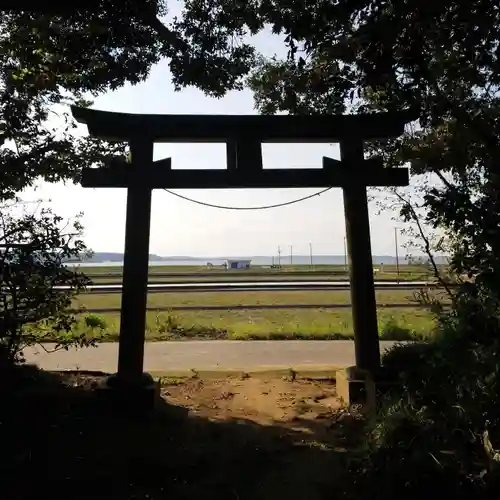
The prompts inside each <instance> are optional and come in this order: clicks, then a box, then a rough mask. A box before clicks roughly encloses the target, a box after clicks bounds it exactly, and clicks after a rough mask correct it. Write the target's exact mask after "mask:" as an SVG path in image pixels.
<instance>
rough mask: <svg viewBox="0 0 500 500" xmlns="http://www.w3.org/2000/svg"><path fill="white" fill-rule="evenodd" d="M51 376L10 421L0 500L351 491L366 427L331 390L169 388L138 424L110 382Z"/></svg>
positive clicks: (316, 386) (227, 385)
mask: <svg viewBox="0 0 500 500" xmlns="http://www.w3.org/2000/svg"><path fill="white" fill-rule="evenodd" d="M41 373H42V374H43V377H42V379H43V380H42V382H40V386H39V387H38V388H37V389H36V391H35V392H33V389H32V388H31V389H30V390H29V392H28V393H25V395H23V396H16V397H15V398H12V397H11V399H10V402H9V404H8V405H5V406H3V407H2V412H3V413H2V412H0V413H2V414H1V415H0V417H1V420H2V422H1V423H2V425H0V434H1V433H2V432H4V433H5V434H4V435H3V441H2V442H3V444H4V446H3V448H2V449H1V450H0V455H5V456H3V458H2V457H0V458H1V459H2V460H5V461H3V463H6V464H7V463H8V464H9V465H8V467H6V468H5V470H4V471H3V472H4V475H3V477H4V479H7V478H8V480H2V481H0V498H16V499H17V500H27V499H32V498H40V497H44V496H46V497H47V498H51V499H52V500H59V499H61V500H63V499H64V500H67V499H78V500H90V499H92V500H95V499H98V500H100V499H103V500H104V499H106V500H122V499H129V498H130V499H132V498H134V499H144V500H145V499H148V500H164V499H165V500H166V499H171V498H175V499H179V500H194V499H196V500H212V499H214V500H215V499H217V500H225V499H230V500H244V499H249V500H250V499H252V500H253V499H255V498H259V499H262V500H266V499H269V500H271V499H272V500H276V499H277V498H286V499H287V500H302V499H304V500H322V499H328V500H334V499H336V498H340V496H339V493H340V491H343V490H344V489H345V488H346V487H347V486H348V482H349V481H351V479H352V478H351V475H349V474H348V463H349V450H350V449H352V448H353V446H355V445H356V444H357V443H358V442H359V440H360V439H362V436H363V432H362V431H361V429H362V423H361V422H358V419H356V418H355V417H353V416H352V415H350V414H349V413H348V412H346V411H345V410H343V409H342V408H341V404H340V402H339V400H338V398H337V397H336V394H335V384H334V383H333V382H332V381H329V380H311V379H295V380H294V378H293V376H284V377H281V376H280V377H270V376H254V375H252V376H245V375H241V376H228V377H223V378H214V377H208V378H196V377H194V378H183V379H180V378H179V379H177V378H165V379H163V380H162V387H161V395H162V401H161V404H160V405H159V408H158V410H157V411H156V412H154V414H152V415H149V416H147V417H146V416H145V417H141V418H135V417H134V418H129V417H125V416H124V415H123V414H122V413H119V412H118V413H117V411H116V410H113V408H112V407H111V408H110V407H109V406H107V407H106V405H105V404H104V405H103V400H102V395H101V396H100V395H99V391H96V390H95V389H96V387H97V386H98V384H99V382H100V379H102V377H101V376H99V375H90V374H81V373H80V374H64V375H61V374H55V373H49V372H41ZM28 477H29V478H30V480H29V481H26V480H25V479H26V478H28ZM13 492H15V494H13Z"/></svg>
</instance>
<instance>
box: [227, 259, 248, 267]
mask: <svg viewBox="0 0 500 500" xmlns="http://www.w3.org/2000/svg"><path fill="white" fill-rule="evenodd" d="M251 262H252V261H251V260H247V259H227V260H226V269H250V263H251Z"/></svg>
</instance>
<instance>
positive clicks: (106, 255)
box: [73, 252, 165, 262]
mask: <svg viewBox="0 0 500 500" xmlns="http://www.w3.org/2000/svg"><path fill="white" fill-rule="evenodd" d="M149 260H165V258H164V257H160V256H159V255H155V254H149ZM122 261H123V254H122V253H115V252H95V253H94V255H92V257H90V258H89V259H84V262H122ZM73 262H80V261H77V260H74V261H73Z"/></svg>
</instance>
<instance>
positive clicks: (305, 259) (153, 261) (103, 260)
mask: <svg viewBox="0 0 500 500" xmlns="http://www.w3.org/2000/svg"><path fill="white" fill-rule="evenodd" d="M240 258H241V259H250V260H251V261H252V265H255V266H266V265H270V264H272V263H273V262H276V261H277V258H276V256H271V255H255V256H224V257H192V256H184V255H182V256H180V255H179V256H177V255H175V256H168V257H166V256H160V255H155V254H150V255H149V264H150V265H151V266H189V265H192V266H196V265H206V264H207V263H208V262H210V263H212V264H213V265H221V264H223V263H224V262H225V260H226V259H240ZM312 258H313V264H315V265H344V264H345V256H344V255H313V257H312ZM424 259H425V258H424ZM423 262H425V260H424V261H423ZM446 262H447V258H446V257H445V256H437V257H436V263H438V264H445V263H446ZM280 263H281V264H282V265H290V264H291V263H292V264H295V265H309V264H310V263H311V256H310V255H293V256H292V262H290V256H289V255H282V256H281V259H280ZM373 263H374V264H375V265H377V264H378V265H391V264H396V257H395V256H392V255H374V256H373ZM68 264H73V265H83V266H92V265H96V266H104V265H109V266H120V265H123V253H115V252H95V253H94V254H93V256H92V257H90V258H88V259H83V260H79V261H77V260H72V261H71V262H68ZM399 264H402V265H405V264H408V261H407V259H406V258H405V257H399Z"/></svg>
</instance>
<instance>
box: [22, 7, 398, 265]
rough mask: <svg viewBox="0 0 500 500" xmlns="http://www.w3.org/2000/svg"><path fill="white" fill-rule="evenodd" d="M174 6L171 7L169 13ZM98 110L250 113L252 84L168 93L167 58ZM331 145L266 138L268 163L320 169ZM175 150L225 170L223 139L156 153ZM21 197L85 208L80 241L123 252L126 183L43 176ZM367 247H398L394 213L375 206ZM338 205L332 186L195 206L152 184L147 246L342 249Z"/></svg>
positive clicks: (191, 163) (386, 250)
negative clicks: (217, 91) (114, 185)
mask: <svg viewBox="0 0 500 500" xmlns="http://www.w3.org/2000/svg"><path fill="white" fill-rule="evenodd" d="M174 13H175V12H174ZM257 43H258V45H259V48H261V49H262V50H265V52H266V54H274V53H277V54H278V55H282V54H283V45H282V44H281V43H280V40H279V39H277V38H276V37H274V36H272V35H268V34H264V35H261V36H259V37H258V39H257ZM93 107H94V108H96V109H102V110H107V111H121V112H130V113H172V114H178V113H185V114H255V113H256V111H255V110H254V105H253V97H252V95H251V93H250V92H248V91H241V92H232V93H229V94H228V95H227V96H225V97H224V98H223V99H219V100H217V99H212V98H209V97H206V96H205V95H204V94H203V93H202V92H200V91H198V90H196V89H193V88H188V89H185V90H183V91H181V92H174V90H173V86H172V84H171V76H170V73H169V68H168V62H167V61H163V62H161V63H160V64H158V65H156V66H155V67H154V68H153V70H152V71H151V74H150V76H149V78H148V79H147V81H145V82H143V83H141V84H139V85H137V86H135V87H133V86H130V85H127V86H126V87H124V88H122V89H119V90H117V91H115V92H109V93H107V94H105V95H103V96H101V97H99V98H97V99H96V100H95V103H94V106H93ZM338 155H339V153H338V147H337V146H336V145H328V144H323V145H316V144H288V145H287V144H282V145H263V161H264V168H286V167H320V166H321V158H322V156H331V157H334V158H338ZM169 156H170V157H171V158H172V162H173V163H172V167H173V168H225V145H224V144H195V145H191V144H161V145H156V146H155V159H160V158H165V157H169ZM317 191H319V190H318V189H279V190H278V189H269V190H250V189H248V190H210V191H208V190H207V191H202V190H185V191H182V194H183V195H185V196H189V197H192V198H195V199H198V200H202V201H205V202H209V203H215V204H221V205H229V206H260V205H269V204H276V203H282V202H285V201H288V200H292V199H296V198H300V197H302V196H306V195H308V194H312V193H314V192H317ZM24 198H25V199H34V198H42V199H47V198H50V199H51V204H50V205H51V206H52V207H53V209H54V211H55V212H56V213H58V214H60V215H62V216H63V217H71V216H73V215H74V214H76V213H78V212H83V213H84V217H83V224H84V226H85V241H86V243H87V245H88V246H89V247H90V248H92V250H94V251H106V252H123V248H124V234H125V201H126V191H125V189H84V188H82V187H80V186H74V185H70V184H68V185H63V184H55V185H54V184H40V187H39V188H38V189H37V190H36V191H35V192H33V190H30V191H28V192H27V193H26V196H24ZM370 212H371V214H370V217H371V235H372V253H373V254H374V255H394V253H395V250H394V227H395V225H397V223H395V222H394V221H393V220H391V216H394V215H397V214H393V213H384V214H382V215H378V216H377V215H375V207H373V206H372V207H371V210H370ZM344 235H345V223H344V210H343V201H342V192H341V190H340V189H334V190H332V191H329V192H327V193H325V194H323V195H321V196H319V197H315V198H312V199H310V200H307V201H304V202H302V203H298V204H295V205H291V206H287V207H282V208H276V209H272V210H262V211H225V210H218V209H212V208H206V207H201V206H198V205H195V204H192V203H189V202H186V201H184V200H181V199H178V198H176V197H174V196H172V195H170V194H168V193H166V192H164V191H161V190H155V191H154V192H153V206H152V219H151V243H150V253H154V254H158V255H162V256H169V255H189V256H207V257H213V256H236V255H238V256H246V255H248V256H250V255H275V254H276V249H277V246H278V245H281V246H282V248H288V246H289V245H293V249H294V253H295V254H308V253H309V243H311V244H312V246H313V251H314V253H315V254H330V255H331V254H334V255H343V253H344Z"/></svg>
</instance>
